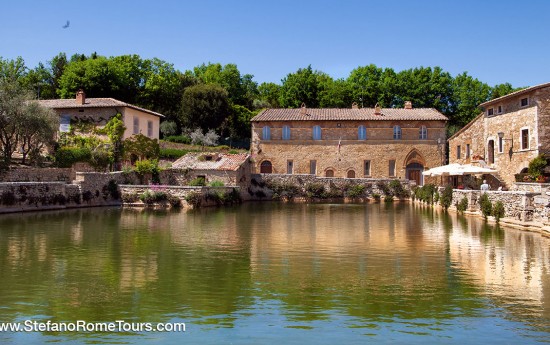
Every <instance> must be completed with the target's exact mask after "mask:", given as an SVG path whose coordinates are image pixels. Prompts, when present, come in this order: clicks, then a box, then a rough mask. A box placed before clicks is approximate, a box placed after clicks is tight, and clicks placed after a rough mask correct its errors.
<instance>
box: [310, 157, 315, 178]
mask: <svg viewBox="0 0 550 345" xmlns="http://www.w3.org/2000/svg"><path fill="white" fill-rule="evenodd" d="M309 173H310V174H311V175H317V161H316V160H314V159H312V160H310V161H309Z"/></svg>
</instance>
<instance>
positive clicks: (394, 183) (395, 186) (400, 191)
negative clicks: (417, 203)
mask: <svg viewBox="0 0 550 345" xmlns="http://www.w3.org/2000/svg"><path fill="white" fill-rule="evenodd" d="M389 188H390V190H391V193H392V195H394V196H396V197H398V198H407V197H409V196H410V193H409V191H407V190H406V189H405V188H403V184H401V181H399V180H391V181H390V184H389Z"/></svg>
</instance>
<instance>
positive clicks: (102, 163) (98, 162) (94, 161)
mask: <svg viewBox="0 0 550 345" xmlns="http://www.w3.org/2000/svg"><path fill="white" fill-rule="evenodd" d="M112 162H113V155H112V154H111V152H109V151H108V150H106V149H104V148H97V149H95V150H93V151H92V152H91V155H90V159H89V163H90V165H91V166H92V167H94V169H96V170H105V169H107V168H108V167H109V165H110V164H111V163H112Z"/></svg>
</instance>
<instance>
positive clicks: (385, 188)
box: [376, 181, 391, 196]
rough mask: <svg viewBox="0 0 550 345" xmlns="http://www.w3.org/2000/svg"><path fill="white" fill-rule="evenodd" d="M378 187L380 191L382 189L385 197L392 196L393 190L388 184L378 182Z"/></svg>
mask: <svg viewBox="0 0 550 345" xmlns="http://www.w3.org/2000/svg"><path fill="white" fill-rule="evenodd" d="M376 186H377V187H378V189H380V190H381V191H382V193H384V195H386V196H387V195H391V190H390V187H389V186H388V184H387V183H386V182H382V181H380V182H378V183H377V184H376Z"/></svg>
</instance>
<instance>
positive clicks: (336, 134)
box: [251, 102, 447, 184]
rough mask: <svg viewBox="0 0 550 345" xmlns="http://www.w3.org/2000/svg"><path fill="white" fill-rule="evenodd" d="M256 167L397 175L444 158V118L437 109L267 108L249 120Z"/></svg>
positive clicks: (415, 172)
mask: <svg viewBox="0 0 550 345" xmlns="http://www.w3.org/2000/svg"><path fill="white" fill-rule="evenodd" d="M251 122H252V144H251V153H252V158H253V169H254V172H256V173H277V174H285V173H286V174H312V175H317V176H326V177H348V178H355V177H357V178H359V177H372V178H401V179H410V180H415V181H416V182H417V184H423V177H422V171H423V170H424V169H427V168H430V167H434V166H439V165H441V164H442V163H443V162H444V143H445V124H446V122H447V118H446V117H445V116H444V115H443V114H441V113H440V112H438V111H437V110H435V109H426V108H422V109H421V108H419V109H413V107H412V104H411V102H406V104H405V108H401V109H397V108H390V109H381V108H379V107H376V108H361V109H360V108H359V107H357V105H356V104H353V106H352V108H351V109H349V108H348V109H309V108H306V107H305V106H302V108H301V109H266V110H264V111H263V112H261V113H260V114H258V115H257V116H255V117H254V118H253V119H252V120H251Z"/></svg>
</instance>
